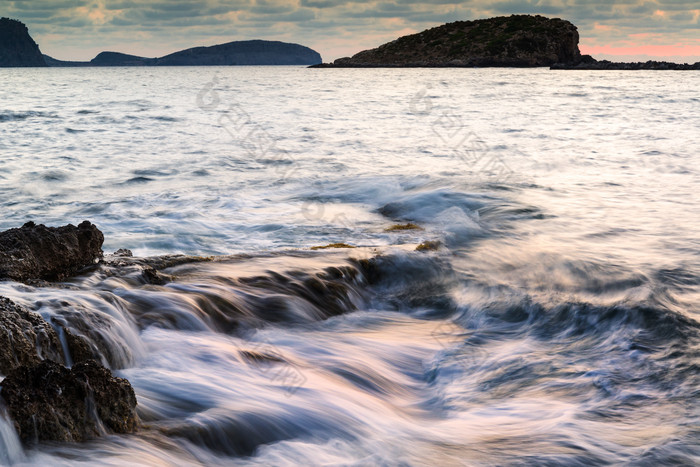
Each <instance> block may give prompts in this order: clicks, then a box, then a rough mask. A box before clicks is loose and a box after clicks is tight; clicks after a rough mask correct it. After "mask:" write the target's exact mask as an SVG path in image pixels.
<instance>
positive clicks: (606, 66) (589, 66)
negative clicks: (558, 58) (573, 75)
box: [550, 55, 700, 71]
mask: <svg viewBox="0 0 700 467" xmlns="http://www.w3.org/2000/svg"><path fill="white" fill-rule="evenodd" d="M583 57H584V58H585V59H584V60H581V61H580V62H568V63H556V64H554V65H552V66H551V67H550V68H551V69H552V70H629V71H634V70H686V71H688V70H700V62H697V63H694V64H692V65H691V64H687V63H673V62H657V61H654V60H649V61H646V62H629V63H628V62H611V61H609V60H596V59H594V58H593V57H591V56H590V55H584V56H583Z"/></svg>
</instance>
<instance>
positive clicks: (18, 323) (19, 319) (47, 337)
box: [0, 297, 64, 375]
mask: <svg viewBox="0 0 700 467" xmlns="http://www.w3.org/2000/svg"><path fill="white" fill-rule="evenodd" d="M44 359H49V360H54V361H57V362H63V361H64V358H63V351H62V347H61V342H60V340H59V338H58V335H57V333H56V331H55V330H54V329H53V328H52V327H51V325H50V324H49V323H47V322H46V321H44V319H43V318H42V317H41V316H40V315H38V314H37V313H33V312H31V311H29V310H27V309H25V308H24V307H21V306H19V305H17V304H16V303H14V302H13V301H11V300H9V299H7V298H5V297H0V373H2V374H4V375H6V374H8V373H10V371H12V370H13V369H15V368H17V367H19V366H21V365H30V364H36V363H39V362H40V361H41V360H44Z"/></svg>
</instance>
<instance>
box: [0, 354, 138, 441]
mask: <svg viewBox="0 0 700 467" xmlns="http://www.w3.org/2000/svg"><path fill="white" fill-rule="evenodd" d="M0 394H1V395H2V397H3V399H4V400H5V402H6V404H7V408H8V412H9V414H10V416H11V417H12V419H13V420H14V423H15V428H16V429H17V433H18V434H19V437H20V439H21V440H22V441H24V442H36V441H74V442H75V441H84V440H87V439H90V438H94V437H97V436H99V435H101V434H104V433H106V432H108V431H111V432H115V433H132V432H134V431H136V428H137V423H138V418H137V415H136V395H135V394H134V390H133V388H132V387H131V384H129V382H128V381H127V380H125V379H123V378H115V377H114V376H112V373H111V372H110V371H109V370H108V369H106V368H104V367H102V366H100V365H99V364H98V363H97V362H95V361H94V360H88V361H86V362H82V363H79V364H77V365H75V366H74V367H73V368H72V369H68V368H66V367H64V366H62V365H59V364H58V363H55V362H52V361H50V360H44V361H42V362H40V363H38V364H36V365H24V366H21V367H19V368H16V369H15V370H13V371H12V372H11V373H10V374H9V375H8V376H7V378H5V380H4V381H3V382H2V391H1V392H0Z"/></svg>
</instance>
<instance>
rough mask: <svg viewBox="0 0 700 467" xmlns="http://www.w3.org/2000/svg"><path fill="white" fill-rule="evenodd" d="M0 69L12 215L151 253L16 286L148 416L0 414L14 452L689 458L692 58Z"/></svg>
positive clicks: (232, 459)
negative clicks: (542, 65)
mask: <svg viewBox="0 0 700 467" xmlns="http://www.w3.org/2000/svg"><path fill="white" fill-rule="evenodd" d="M0 79H1V81H2V83H3V86H2V88H0V102H1V104H0V212H1V213H2V215H1V216H0V229H2V230H4V229H7V228H12V227H17V226H20V225H22V224H23V223H24V222H26V221H29V220H33V221H35V222H37V223H45V224H47V225H64V224H66V223H73V224H77V223H79V222H81V221H82V220H85V219H88V220H90V221H92V222H93V223H95V224H96V225H97V226H98V227H99V228H100V229H101V230H102V231H103V232H104V233H105V247H104V249H105V252H107V253H110V252H112V251H115V250H117V249H119V248H128V249H131V250H132V251H133V252H134V255H135V256H136V257H138V258H143V257H152V258H151V259H149V260H142V259H138V258H137V259H135V260H133V261H127V260H124V261H123V262H124V263H125V264H122V265H119V264H111V265H110V264H106V265H102V266H100V267H98V268H95V269H94V270H91V271H88V272H86V273H85V274H84V275H82V276H80V277H77V278H74V279H72V280H70V281H68V282H67V283H66V284H62V285H61V287H49V288H36V287H32V286H26V285H22V284H17V283H13V282H0V295H3V296H7V297H10V298H12V299H13V300H15V301H17V302H18V303H22V304H24V305H25V306H27V307H29V308H30V309H33V310H35V311H37V312H39V313H41V314H42V315H43V316H44V317H45V318H46V319H47V320H49V321H50V322H51V323H52V324H54V325H55V326H57V327H61V326H66V327H69V328H71V329H73V330H74V331H75V332H77V333H79V334H81V335H83V336H84V337H86V338H87V339H88V340H89V341H90V342H92V343H93V344H94V345H95V346H96V348H99V349H100V351H101V355H102V360H103V363H104V364H105V365H107V366H109V367H110V368H111V369H112V370H113V371H114V373H115V374H117V375H119V376H122V377H125V378H128V379H129V380H130V381H131V383H132V385H133V386H134V390H135V392H136V395H137V399H138V402H139V406H138V411H139V416H140V418H141V422H142V425H141V428H140V430H139V432H138V433H136V434H133V435H125V436H120V435H110V436H106V437H104V438H101V439H97V440H94V441H90V442H88V443H84V444H55V443H45V444H39V445H33V446H22V445H21V444H20V442H19V440H18V439H17V435H16V433H15V432H14V429H13V427H12V426H11V424H10V423H9V421H8V419H7V416H6V415H5V414H4V413H3V412H2V411H1V410H0V463H6V464H15V465H357V466H360V465H362V466H364V465H381V466H421V465H445V466H450V465H468V466H472V465H614V464H627V465H660V464H682V465H692V464H697V463H700V447H699V446H700V425H698V420H699V419H700V403H699V400H700V399H699V396H700V392H699V391H700V389H699V388H700V364H699V363H698V362H700V360H698V359H700V324H699V320H700V236H699V235H698V232H699V231H700V202H699V201H698V192H700V131H698V128H700V75H699V74H698V73H696V72H659V71H640V72H617V71H606V72H587V71H571V72H564V71H558V72H553V71H549V70H545V69H534V70H529V69H526V70H521V69H406V70H400V69H397V70H384V69H372V70H332V69H329V70H315V69H313V70H312V69H305V68H300V67H221V68H219V67H206V68H158V69H139V68H114V69H100V68H95V69H92V68H85V69H5V70H0ZM409 222H410V223H414V224H416V225H418V226H420V229H415V230H398V231H391V230H388V229H389V228H390V227H391V226H392V225H395V224H405V223H409ZM424 241H434V242H440V244H441V247H440V249H438V250H437V251H414V250H415V246H416V245H417V244H419V243H421V242H424ZM339 242H342V243H347V244H350V245H352V246H356V247H358V248H356V249H342V250H310V248H311V247H313V246H320V245H326V244H329V243H339ZM173 254H182V255H192V256H197V257H200V256H205V257H207V259H209V260H208V261H204V262H181V261H174V260H169V261H170V262H169V263H168V264H165V261H166V260H165V259H164V258H163V256H164V255H173ZM153 265H156V266H157V268H159V270H160V273H161V274H162V277H165V278H167V280H165V281H163V283H154V282H153V281H150V282H149V281H148V280H147V277H148V274H146V273H144V271H147V270H148V268H149V267H150V266H153Z"/></svg>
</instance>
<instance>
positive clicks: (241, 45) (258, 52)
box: [44, 40, 322, 67]
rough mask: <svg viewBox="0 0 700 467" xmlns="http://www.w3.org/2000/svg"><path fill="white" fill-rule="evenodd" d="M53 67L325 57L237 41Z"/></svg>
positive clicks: (289, 61)
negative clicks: (148, 56) (151, 54)
mask: <svg viewBox="0 0 700 467" xmlns="http://www.w3.org/2000/svg"><path fill="white" fill-rule="evenodd" d="M44 58H45V59H46V63H47V64H48V65H49V66H56V67H61V66H234V65H313V64H317V63H321V61H322V60H321V55H320V54H319V53H318V52H316V51H315V50H313V49H310V48H308V47H304V46H303V45H299V44H291V43H287V42H279V41H263V40H251V41H234V42H228V43H226V44H219V45H212V46H211V47H193V48H191V49H186V50H181V51H179V52H174V53H171V54H169V55H166V56H164V57H160V58H147V57H139V56H136V55H128V54H123V53H119V52H101V53H100V54H98V55H97V56H96V57H95V58H93V59H92V60H90V61H89V62H64V61H61V60H56V59H54V58H52V57H49V56H47V55H45V56H44Z"/></svg>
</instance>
